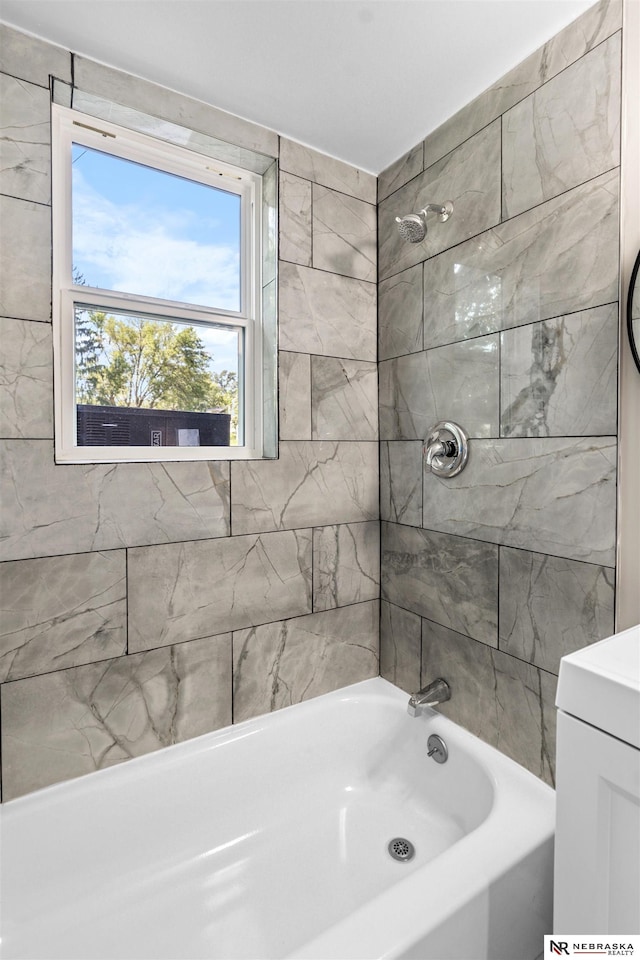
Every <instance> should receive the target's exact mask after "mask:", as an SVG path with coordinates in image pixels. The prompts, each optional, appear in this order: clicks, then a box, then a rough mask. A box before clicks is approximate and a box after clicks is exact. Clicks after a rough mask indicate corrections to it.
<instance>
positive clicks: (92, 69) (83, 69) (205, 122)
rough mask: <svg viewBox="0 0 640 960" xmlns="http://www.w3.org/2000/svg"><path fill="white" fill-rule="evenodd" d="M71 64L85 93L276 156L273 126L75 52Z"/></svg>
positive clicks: (275, 134)
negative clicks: (260, 123)
mask: <svg viewBox="0 0 640 960" xmlns="http://www.w3.org/2000/svg"><path fill="white" fill-rule="evenodd" d="M74 67H75V69H74V83H75V85H76V86H77V87H78V88H79V89H80V90H82V91H83V92H85V93H92V94H96V95H98V96H100V97H105V98H107V99H108V100H114V101H115V102H116V103H121V104H125V105H127V106H133V107H135V108H136V109H137V110H142V111H144V112H145V113H150V114H151V115H152V116H154V117H162V118H164V119H165V120H171V121H173V122H175V123H179V124H180V125H181V126H184V127H188V128H190V129H192V130H195V131H198V132H200V133H206V134H210V135H211V136H213V137H217V138H219V139H220V140H228V141H229V142H230V143H235V144H237V145H238V146H240V147H245V148H247V149H248V150H257V151H258V152H260V153H265V154H268V155H269V156H271V157H277V156H278V135H277V133H275V132H274V131H273V130H268V129H267V128H266V127H261V126H259V125H258V124H256V123H251V122H250V121H249V120H242V119H241V118H240V117H236V116H234V115H233V114H232V113H227V112H226V111H225V110H218V109H217V108H216V107H212V106H210V105H209V104H207V103H203V102H202V101H200V100H192V99H191V98H189V97H185V96H184V95H183V94H180V93H175V92H174V91H173V90H168V89H167V88H166V87H161V86H158V85H157V84H155V83H150V82H149V81H148V80H142V79H140V78H139V77H133V76H131V75H130V74H128V73H123V72H122V71H120V70H115V69H114V68H113V67H108V66H105V64H102V63H97V62H96V61H94V60H88V59H87V58H85V57H81V56H79V55H76V56H75V59H74Z"/></svg>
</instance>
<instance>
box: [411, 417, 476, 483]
mask: <svg viewBox="0 0 640 960" xmlns="http://www.w3.org/2000/svg"><path fill="white" fill-rule="evenodd" d="M422 449H423V454H424V462H425V466H426V467H428V468H429V470H431V472H432V473H435V475H436V476H437V477H455V476H457V475H458V474H459V473H460V471H461V470H464V468H465V466H466V464H467V460H468V459H469V438H468V436H467V434H466V433H465V431H464V430H463V429H462V427H460V426H458V424H457V423H453V421H452V420H441V421H440V423H436V425H435V427H433V429H432V430H431V431H430V432H429V434H428V436H427V437H426V438H425V441H424V446H423V448H422Z"/></svg>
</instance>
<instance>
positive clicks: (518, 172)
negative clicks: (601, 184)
mask: <svg viewBox="0 0 640 960" xmlns="http://www.w3.org/2000/svg"><path fill="white" fill-rule="evenodd" d="M619 163H620V34H619V33H617V34H615V35H614V36H613V37H611V38H610V39H609V40H607V41H605V42H604V43H602V44H601V45H600V46H599V47H597V48H596V49H595V50H592V51H591V53H588V54H587V55H586V56H584V57H582V58H581V59H580V60H578V61H577V62H576V63H574V64H573V65H572V66H570V67H568V68H567V69H566V70H564V71H563V72H562V73H561V74H559V75H558V76H557V77H554V79H553V80H550V81H549V83H546V84H545V85H544V86H542V87H540V89H539V90H537V91H536V92H535V93H534V94H533V95H532V96H530V97H527V99H526V100H523V101H522V102H521V103H519V104H518V105H517V106H515V107H513V109H512V110H510V111H509V112H508V113H506V114H505V115H504V117H503V118H502V182H503V216H504V217H505V218H507V217H513V216H515V215H516V214H518V213H521V212H522V211H523V210H527V209H529V208H530V207H533V206H535V205H536V204H539V203H542V202H543V201H544V200H549V199H550V198H551V197H555V196H558V194H560V193H564V192H565V191H567V190H570V189H571V188H572V187H575V186H577V185H578V184H580V183H585V182H586V181H587V180H591V179H593V178H594V177H597V176H598V175H599V174H601V173H604V172H605V171H606V170H610V169H611V168H612V167H615V166H617V165H618V164H619Z"/></svg>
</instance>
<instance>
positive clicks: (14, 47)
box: [0, 23, 71, 90]
mask: <svg viewBox="0 0 640 960" xmlns="http://www.w3.org/2000/svg"><path fill="white" fill-rule="evenodd" d="M0 70H1V71H2V72H3V73H8V74H11V76H13V77H20V78H21V79H22V80H29V81H30V82H31V83H37V84H39V85H40V86H41V87H45V88H46V89H47V90H48V89H49V74H53V75H54V76H55V77H58V78H59V79H60V80H64V81H66V82H67V83H70V82H71V54H70V53H68V51H66V50H64V49H63V48H62V47H57V46H54V44H52V43H47V42H46V41H45V40H39V39H38V38H37V37H31V36H28V35H27V34H26V33H21V32H20V31H19V30H16V29H14V28H13V27H10V26H9V25H8V24H6V23H0Z"/></svg>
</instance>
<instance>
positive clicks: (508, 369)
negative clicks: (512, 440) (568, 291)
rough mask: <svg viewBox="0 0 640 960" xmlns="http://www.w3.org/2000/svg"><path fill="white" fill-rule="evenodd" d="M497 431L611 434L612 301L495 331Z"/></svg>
mask: <svg viewBox="0 0 640 960" xmlns="http://www.w3.org/2000/svg"><path fill="white" fill-rule="evenodd" d="M501 341H502V342H501V357H502V362H501V401H502V413H501V434H502V436H505V437H551V436H576V435H582V436H596V435H598V434H604V435H608V436H612V435H614V434H615V433H616V417H617V393H618V391H617V375H618V304H617V303H613V304H608V305H606V306H603V307H595V308H594V309H592V310H584V311H581V312H579V313H573V314H571V315H570V316H567V317H558V318H556V319H554V320H545V321H543V322H541V323H534V324H531V325H528V326H524V327H518V328H516V329H513V330H506V331H504V332H503V333H502V334H501Z"/></svg>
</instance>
